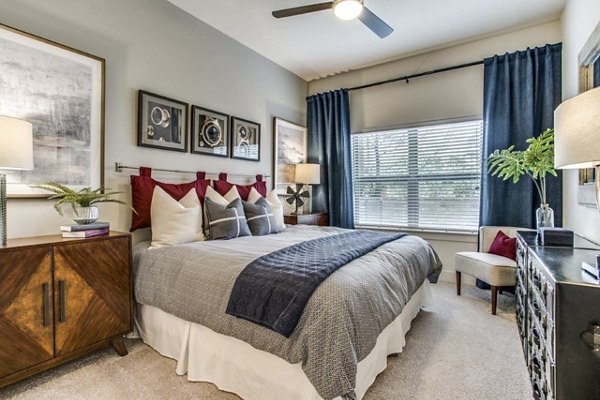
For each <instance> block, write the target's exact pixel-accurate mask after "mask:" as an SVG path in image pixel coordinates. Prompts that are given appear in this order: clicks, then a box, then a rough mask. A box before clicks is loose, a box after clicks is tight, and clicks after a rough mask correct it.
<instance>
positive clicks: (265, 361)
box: [135, 281, 431, 400]
mask: <svg viewBox="0 0 600 400" xmlns="http://www.w3.org/2000/svg"><path fill="white" fill-rule="evenodd" d="M430 303H431V288H430V286H429V282H428V281H425V282H424V283H423V285H421V287H420V288H419V289H418V290H417V291H416V292H415V294H414V295H413V296H412V298H411V299H410V301H409V302H408V303H407V304H406V306H405V307H404V309H403V310H402V313H401V314H400V315H399V316H398V318H396V319H395V320H394V321H393V322H392V323H391V324H390V325H388V326H387V327H386V328H385V329H384V330H383V332H381V334H380V335H379V337H378V338H377V343H376V345H375V347H374V348H373V350H372V351H371V352H370V353H369V355H368V356H367V357H365V359H363V360H362V361H361V362H359V363H358V369H357V376H356V389H355V391H356V395H357V397H358V399H361V398H362V397H363V396H364V395H365V393H366V391H367V389H368V388H369V386H371V384H373V382H374V381H375V378H376V377H377V375H378V374H379V373H380V372H381V371H383V370H384V369H385V368H386V366H387V356H388V355H390V354H396V353H400V352H402V348H403V347H404V345H405V344H406V340H405V336H406V333H407V332H408V330H409V329H410V325H411V322H412V320H413V319H414V318H415V317H416V316H417V314H418V313H419V310H420V309H421V307H424V306H428V305H430ZM135 324H136V329H137V332H138V334H139V335H140V337H141V338H142V340H143V341H144V342H145V343H146V344H148V345H149V346H150V347H152V348H154V349H155V350H156V351H158V352H159V353H160V354H162V355H163V356H166V357H169V358H173V359H175V360H177V369H176V372H177V373H178V374H179V375H185V374H187V379H188V380H189V381H201V382H211V383H214V384H215V385H216V386H217V387H218V388H219V389H221V390H224V391H227V392H232V393H235V394H237V395H238V396H240V397H242V398H243V399H246V400H258V399H260V400H279V399H289V400H321V397H320V396H319V394H318V393H317V391H316V390H315V388H314V387H313V385H312V384H311V383H310V381H309V380H308V378H307V377H306V375H305V374H304V372H303V371H302V367H301V365H300V364H290V363H288V362H287V361H285V360H284V359H282V358H280V357H277V356H275V355H273V354H271V353H268V352H265V351H261V350H257V349H255V348H254V347H252V346H251V345H249V344H248V343H246V342H244V341H242V340H239V339H236V338H233V337H231V336H226V335H222V334H219V333H216V332H214V331H212V330H210V329H208V328H206V327H205V326H202V325H200V324H196V323H193V322H188V321H185V320H182V319H180V318H177V317H175V316H174V315H171V314H168V313H166V312H164V311H162V310H160V309H158V308H156V307H152V306H147V305H142V304H138V305H137V312H136V318H135ZM338 399H339V398H338Z"/></svg>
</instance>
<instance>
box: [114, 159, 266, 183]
mask: <svg viewBox="0 0 600 400" xmlns="http://www.w3.org/2000/svg"><path fill="white" fill-rule="evenodd" d="M149 168H150V167H149ZM124 169H131V170H136V171H137V170H139V169H140V167H131V166H128V165H123V164H121V163H120V162H116V163H115V172H117V173H119V172H123V170H124ZM152 171H158V172H171V173H176V174H194V175H195V174H196V172H197V171H186V170H181V169H164V168H152ZM205 173H206V175H219V174H220V172H208V171H205ZM227 175H228V176H243V177H251V178H254V177H256V175H262V176H263V178H265V179H268V178H270V177H271V175H269V174H230V173H228V174H227Z"/></svg>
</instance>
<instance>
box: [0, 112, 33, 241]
mask: <svg viewBox="0 0 600 400" xmlns="http://www.w3.org/2000/svg"><path fill="white" fill-rule="evenodd" d="M28 169H33V134H32V125H31V123H29V122H27V121H21V120H20V119H16V118H11V117H6V116H3V115H0V247H2V246H4V245H6V236H7V232H6V175H5V174H4V173H2V172H3V170H28Z"/></svg>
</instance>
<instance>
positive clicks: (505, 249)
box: [488, 231, 517, 261]
mask: <svg viewBox="0 0 600 400" xmlns="http://www.w3.org/2000/svg"><path fill="white" fill-rule="evenodd" d="M488 253H491V254H496V255H498V256H502V257H506V258H510V259H511V260H515V261H516V260H517V238H516V237H514V238H511V237H508V236H506V234H505V233H504V232H502V231H498V234H497V235H496V237H495V238H494V241H493V242H492V244H491V246H490V249H489V250H488Z"/></svg>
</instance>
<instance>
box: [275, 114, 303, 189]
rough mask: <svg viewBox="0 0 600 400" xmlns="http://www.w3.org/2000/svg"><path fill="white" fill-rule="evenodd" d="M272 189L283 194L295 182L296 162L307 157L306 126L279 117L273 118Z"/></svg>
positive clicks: (301, 161)
mask: <svg viewBox="0 0 600 400" xmlns="http://www.w3.org/2000/svg"><path fill="white" fill-rule="evenodd" d="M273 131H274V132H273V147H274V149H273V173H274V177H273V185H274V187H273V189H274V190H275V191H276V193H278V194H281V195H283V194H285V190H286V188H287V187H288V186H290V185H292V184H294V183H295V182H294V181H295V172H296V164H300V163H305V162H306V158H307V144H306V143H307V141H306V133H307V130H306V127H305V126H301V125H298V124H294V123H292V122H289V121H286V120H284V119H281V118H277V117H275V118H273Z"/></svg>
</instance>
